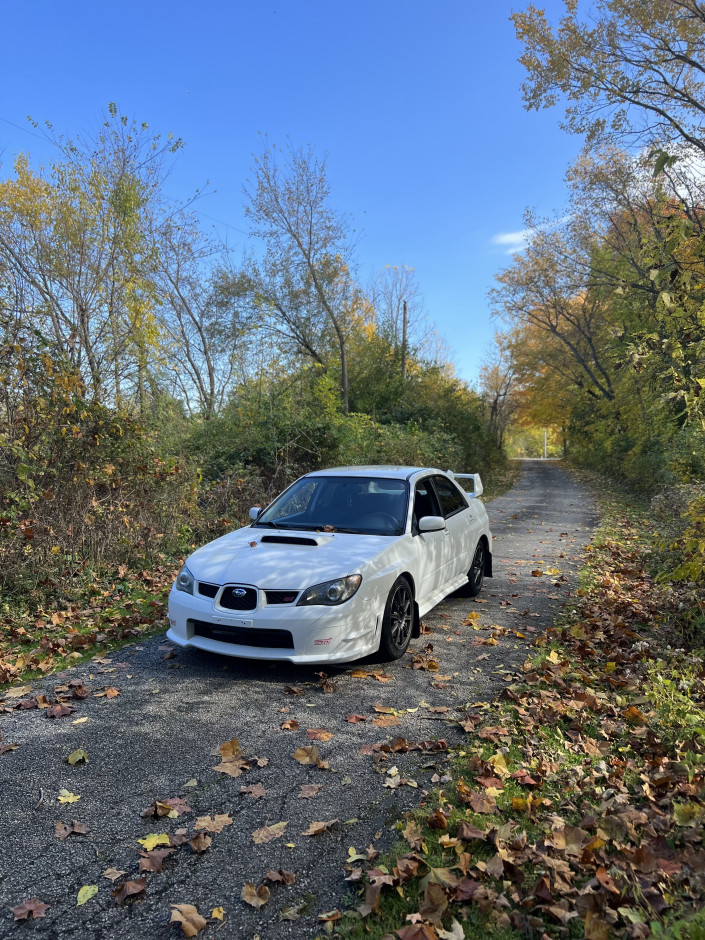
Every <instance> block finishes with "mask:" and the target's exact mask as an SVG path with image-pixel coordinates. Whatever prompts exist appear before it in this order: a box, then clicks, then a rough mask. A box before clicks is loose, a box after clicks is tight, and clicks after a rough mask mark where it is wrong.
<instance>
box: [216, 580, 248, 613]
mask: <svg viewBox="0 0 705 940" xmlns="http://www.w3.org/2000/svg"><path fill="white" fill-rule="evenodd" d="M236 591H238V592H239V591H244V594H242V595H241V596H239V597H238V596H237V595H236V593H235V592H236ZM220 606H221V607H226V608H227V609H228V610H254V609H255V607H256V606H257V591H255V589H254V588H246V587H237V586H235V587H233V586H232V585H228V587H226V588H224V590H223V593H222V594H221V595H220Z"/></svg>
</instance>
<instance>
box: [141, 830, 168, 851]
mask: <svg viewBox="0 0 705 940" xmlns="http://www.w3.org/2000/svg"><path fill="white" fill-rule="evenodd" d="M137 841H138V842H139V844H140V845H143V846H144V850H145V852H151V851H152V850H153V849H155V848H156V847H157V846H158V845H170V844H171V843H170V841H169V833H168V832H160V833H155V832H153V833H151V834H150V835H148V836H145V837H144V839H138V840H137Z"/></svg>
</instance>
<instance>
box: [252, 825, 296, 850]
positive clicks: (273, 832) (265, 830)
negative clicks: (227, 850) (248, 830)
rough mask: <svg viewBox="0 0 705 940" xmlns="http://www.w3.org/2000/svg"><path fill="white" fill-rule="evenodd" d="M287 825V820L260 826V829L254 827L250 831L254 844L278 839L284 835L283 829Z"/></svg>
mask: <svg viewBox="0 0 705 940" xmlns="http://www.w3.org/2000/svg"><path fill="white" fill-rule="evenodd" d="M287 826H288V821H287V822H278V823H274V824H273V825H271V826H262V828H261V829H255V831H254V832H253V833H252V841H253V842H254V843H255V845H262V844H263V843H265V842H272V841H273V840H274V839H280V838H281V837H282V836H283V835H284V830H285V829H286V827H287Z"/></svg>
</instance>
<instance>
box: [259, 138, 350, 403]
mask: <svg viewBox="0 0 705 940" xmlns="http://www.w3.org/2000/svg"><path fill="white" fill-rule="evenodd" d="M245 192H246V195H247V200H248V202H247V206H246V212H247V215H248V217H249V219H250V222H251V234H252V235H254V236H255V237H257V238H260V239H262V240H263V242H264V247H265V252H264V257H263V258H262V259H261V260H258V261H253V262H252V265H251V278H252V283H253V285H254V288H255V292H256V296H257V299H258V302H259V304H260V305H261V307H262V308H263V311H264V313H265V314H266V315H267V316H268V317H269V318H270V320H271V323H272V326H273V328H274V329H275V330H277V331H278V333H279V335H280V336H281V337H282V338H283V339H285V340H289V341H290V342H291V343H292V344H293V345H294V347H295V348H296V349H297V350H298V351H300V352H301V353H302V354H304V355H305V356H308V357H310V358H311V359H312V360H313V361H315V362H317V363H318V364H319V365H321V366H322V367H323V368H324V369H325V368H328V365H329V362H328V360H329V356H328V353H327V350H328V348H329V347H330V344H331V343H332V344H334V348H336V349H337V354H338V361H339V368H340V389H341V397H342V405H343V412H344V413H347V411H348V408H349V393H348V338H349V335H350V331H351V329H352V327H353V325H354V324H355V322H356V321H358V320H359V317H360V313H361V309H362V307H363V306H364V298H363V296H362V293H361V291H360V289H359V287H358V286H357V284H356V282H355V280H354V278H353V275H352V265H353V255H352V244H351V237H352V229H351V225H350V223H349V221H348V219H346V218H345V217H344V216H343V215H342V214H340V213H339V212H337V211H336V210H335V209H334V208H333V207H332V205H331V198H330V186H329V183H328V179H327V167H326V159H325V157H323V158H319V157H317V156H316V155H315V154H314V153H313V150H312V149H311V148H310V147H309V148H298V149H296V148H294V147H293V146H291V145H289V146H288V147H287V149H286V150H284V151H282V150H280V149H279V148H277V147H276V146H275V145H271V146H265V147H264V148H263V149H262V151H261V152H260V154H259V155H258V156H257V157H256V158H255V162H254V166H253V180H252V181H251V182H250V183H248V185H247V187H246V190H245Z"/></svg>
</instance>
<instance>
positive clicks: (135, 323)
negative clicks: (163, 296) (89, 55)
mask: <svg viewBox="0 0 705 940" xmlns="http://www.w3.org/2000/svg"><path fill="white" fill-rule="evenodd" d="M48 134H49V138H50V140H51V142H52V143H53V144H54V145H55V147H56V148H57V153H58V157H57V159H56V160H55V161H54V162H53V163H52V164H51V165H50V166H49V167H48V168H45V167H41V168H39V169H32V167H31V165H30V162H29V158H28V157H27V156H26V155H25V154H20V155H19V156H18V157H17V159H16V161H15V167H14V171H15V172H14V177H13V178H10V179H6V180H4V181H3V182H2V183H0V258H1V259H2V263H3V264H4V265H5V267H6V269H7V270H9V271H10V272H11V275H12V277H13V278H14V279H15V281H16V282H17V283H18V284H20V283H21V296H22V304H23V307H24V309H25V312H26V315H27V316H29V317H31V318H32V319H33V320H34V322H35V324H36V325H37V326H39V327H40V329H42V330H43V331H44V332H45V333H46V335H47V336H48V337H50V338H51V340H52V342H53V343H55V344H56V346H57V348H58V349H59V350H60V352H61V354H62V355H64V356H65V357H66V359H67V361H68V362H69V363H71V365H72V366H73V367H75V368H76V369H77V370H78V371H79V373H80V374H81V375H82V377H83V379H84V381H85V383H86V386H87V389H88V390H89V394H90V395H91V396H92V397H93V398H95V400H98V401H109V400H115V401H120V400H122V399H123V398H124V397H125V396H126V395H134V396H135V397H137V398H138V400H139V402H140V403H144V400H145V395H146V391H147V383H148V381H149V379H150V364H151V360H152V358H153V357H154V354H155V350H156V348H157V345H158V344H157V339H158V336H157V332H158V331H157V326H156V319H155V306H156V297H155V292H154V278H153V273H154V250H155V249H154V244H153V242H152V240H151V238H150V231H151V230H152V229H153V224H152V216H153V214H154V213H155V212H157V211H158V210H159V206H160V202H161V185H162V182H163V179H164V176H165V173H166V172H167V161H168V158H169V156H170V155H172V154H173V153H175V151H176V150H177V149H178V148H179V147H180V141H178V140H173V139H167V140H162V139H161V138H160V137H159V135H152V134H150V132H149V129H148V127H147V125H146V124H141V125H140V124H137V123H136V122H134V121H130V120H128V119H127V118H126V117H125V116H123V115H120V114H118V111H117V108H116V107H115V105H110V107H109V111H108V114H107V115H106V116H105V118H104V120H103V122H102V124H101V126H100V128H99V130H98V131H97V133H96V134H94V135H92V136H88V137H78V138H76V139H69V140H66V139H64V138H63V137H61V136H59V135H57V134H55V132H54V131H53V129H52V128H51V127H50V126H49V128H48Z"/></svg>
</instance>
